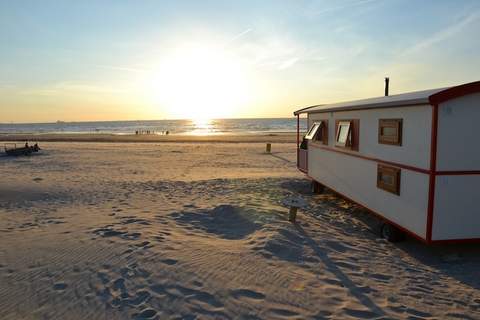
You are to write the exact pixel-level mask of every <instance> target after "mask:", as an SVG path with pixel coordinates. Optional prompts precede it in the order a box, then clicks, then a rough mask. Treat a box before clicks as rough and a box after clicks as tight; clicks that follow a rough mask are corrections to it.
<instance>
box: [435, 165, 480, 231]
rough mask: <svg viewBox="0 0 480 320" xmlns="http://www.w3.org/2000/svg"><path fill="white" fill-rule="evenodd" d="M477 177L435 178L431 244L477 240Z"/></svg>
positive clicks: (479, 213) (479, 227) (479, 222)
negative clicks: (456, 240)
mask: <svg viewBox="0 0 480 320" xmlns="http://www.w3.org/2000/svg"><path fill="white" fill-rule="evenodd" d="M479 184H480V176H479V175H468V176H467V175H463V176H437V180H436V185H435V205H434V213H433V229H432V240H447V239H471V238H480V206H478V199H479V196H480V194H479V193H480V192H479V189H478V185H479Z"/></svg>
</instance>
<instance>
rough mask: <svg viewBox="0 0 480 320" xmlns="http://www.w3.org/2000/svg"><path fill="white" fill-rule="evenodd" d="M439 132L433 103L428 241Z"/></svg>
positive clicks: (430, 238) (431, 220)
mask: <svg viewBox="0 0 480 320" xmlns="http://www.w3.org/2000/svg"><path fill="white" fill-rule="evenodd" d="M437 134H438V105H436V104H435V105H432V133H431V142H430V172H431V173H430V178H429V183H428V207H427V232H426V235H427V243H430V242H431V241H432V228H433V210H434V205H435V180H436V174H435V171H436V170H437Z"/></svg>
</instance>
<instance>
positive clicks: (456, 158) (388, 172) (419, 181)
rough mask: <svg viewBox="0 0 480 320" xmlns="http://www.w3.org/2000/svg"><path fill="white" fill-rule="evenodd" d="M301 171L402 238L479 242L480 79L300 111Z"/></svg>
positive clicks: (388, 233) (392, 237)
mask: <svg viewBox="0 0 480 320" xmlns="http://www.w3.org/2000/svg"><path fill="white" fill-rule="evenodd" d="M302 114H306V115H307V116H308V128H309V130H308V132H307V134H306V135H305V137H304V138H303V141H300V132H299V130H300V129H299V125H297V167H298V169H299V170H301V171H302V172H304V173H305V174H307V176H308V177H310V178H311V179H312V180H313V182H314V184H315V186H316V187H323V186H325V187H328V188H329V189H332V190H333V191H335V192H337V193H338V194H340V195H342V196H344V197H345V198H348V199H350V200H352V201H354V202H356V203H358V204H359V205H361V206H363V207H365V208H366V209H368V210H369V211H370V212H372V213H374V214H376V215H378V216H379V217H380V218H382V220H383V221H384V222H385V223H384V226H383V228H382V230H383V231H382V233H383V235H384V236H385V237H387V238H389V239H390V240H395V238H398V235H400V234H401V233H408V234H410V235H411V236H413V237H415V238H417V239H420V240H422V241H424V242H426V243H442V242H474V241H478V242H480V202H479V201H480V187H479V186H480V131H477V130H480V81H478V82H473V83H468V84H463V85H459V86H454V87H449V88H441V89H434V90H426V91H417V92H411V93H405V94H398V95H391V96H383V97H379V98H371V99H364V100H358V101H350V102H342V103H335V104H326V105H317V106H312V107H307V108H303V109H300V110H297V111H295V112H294V115H296V116H297V124H299V121H300V115H302Z"/></svg>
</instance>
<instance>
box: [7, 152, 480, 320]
mask: <svg viewBox="0 0 480 320" xmlns="http://www.w3.org/2000/svg"><path fill="white" fill-rule="evenodd" d="M43 147H44V148H45V151H44V152H43V154H39V155H36V156H32V157H26V158H3V157H1V158H0V169H1V173H2V177H3V179H2V180H1V181H0V217H1V219H0V311H1V312H0V318H1V319H117V318H118V319H233V318H239V319H387V318H388V319H479V318H480V293H479V288H480V280H479V278H478V277H477V272H478V269H479V267H480V255H479V253H480V250H479V249H477V248H476V247H475V246H449V247H426V246H424V245H422V244H420V243H418V242H416V241H414V240H411V239H408V240H407V241H406V242H404V243H401V244H391V243H387V242H385V241H384V240H381V239H379V238H378V237H377V236H376V235H375V233H374V231H375V228H376V227H377V221H376V220H375V219H373V218H372V217H371V216H370V215H368V214H366V213H365V212H363V211H362V210H361V209H359V208H358V207H356V206H354V205H352V204H351V203H348V202H346V201H344V200H342V199H340V198H338V197H336V196H335V195H333V194H331V193H325V194H322V195H314V194H312V193H311V192H310V187H309V182H308V180H306V179H305V178H304V177H303V176H302V175H301V174H299V173H298V172H297V171H296V169H295V159H296V154H295V149H294V144H274V145H273V151H274V154H273V155H268V154H265V153H264V145H263V144H243V143H238V144H221V143H202V144H196V143H182V144H174V143H168V144H159V143H155V144H152V143H146V144H121V143H111V144H101V143H68V144H67V143H45V144H44V145H43ZM290 195H295V196H301V197H303V198H304V199H305V200H306V201H307V202H308V203H309V207H308V208H307V209H306V210H303V211H300V213H299V215H298V218H297V219H298V223H297V224H291V223H290V222H288V221H287V214H288V210H287V209H286V208H284V207H283V206H282V204H281V201H282V199H284V198H285V197H286V196H290Z"/></svg>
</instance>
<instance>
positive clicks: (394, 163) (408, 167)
mask: <svg viewBox="0 0 480 320" xmlns="http://www.w3.org/2000/svg"><path fill="white" fill-rule="evenodd" d="M312 146H313V147H315V148H320V149H323V150H327V151H332V152H337V153H341V154H346V155H349V156H352V157H356V158H360V159H364V160H370V161H374V162H377V163H382V164H386V165H391V166H394V167H398V168H402V169H406V170H411V171H415V172H420V173H424V174H430V170H427V169H422V168H418V167H412V166H409V165H406V164H401V163H397V162H391V161H386V160H381V159H377V158H372V157H367V156H363V155H361V154H358V153H353V152H347V151H343V150H339V149H335V148H332V147H325V146H320V145H318V144H317V145H313V144H312Z"/></svg>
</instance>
